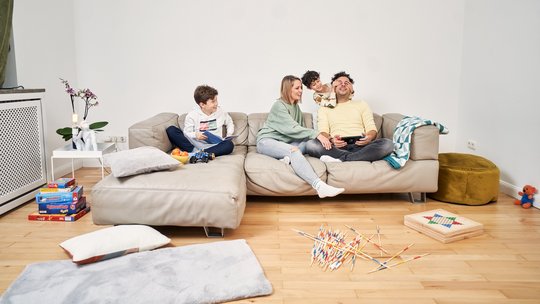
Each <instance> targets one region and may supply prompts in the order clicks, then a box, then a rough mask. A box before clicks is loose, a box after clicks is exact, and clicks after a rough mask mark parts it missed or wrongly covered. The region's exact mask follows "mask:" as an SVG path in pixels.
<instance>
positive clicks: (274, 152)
mask: <svg viewBox="0 0 540 304" xmlns="http://www.w3.org/2000/svg"><path fill="white" fill-rule="evenodd" d="M293 150H295V151H293ZM305 151H306V142H305V141H298V142H292V143H284V142H282V141H279V140H275V139H273V138H263V139H261V140H259V141H258V142H257V152H258V153H261V154H264V155H268V156H270V157H273V158H276V159H282V158H284V157H285V156H288V157H289V158H290V160H291V167H292V168H293V170H294V172H295V173H296V175H298V176H299V177H300V178H301V179H303V180H305V181H306V182H307V183H308V184H310V185H311V186H312V187H314V186H315V185H316V184H317V182H319V181H320V179H319V177H318V176H317V174H316V173H315V171H313V168H312V167H311V165H310V164H309V162H308V161H307V159H306V158H305V157H304V152H305Z"/></svg>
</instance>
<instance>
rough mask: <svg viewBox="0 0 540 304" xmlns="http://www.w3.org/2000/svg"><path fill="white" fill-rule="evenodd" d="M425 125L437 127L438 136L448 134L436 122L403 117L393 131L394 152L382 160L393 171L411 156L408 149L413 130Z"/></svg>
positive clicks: (443, 127)
mask: <svg viewBox="0 0 540 304" xmlns="http://www.w3.org/2000/svg"><path fill="white" fill-rule="evenodd" d="M427 125H434V126H435V127H437V128H438V129H439V133H440V134H448V129H447V128H446V127H445V126H443V125H442V124H440V123H438V122H436V121H432V120H429V119H423V118H420V117H416V116H413V117H410V116H405V117H404V118H403V119H402V120H401V121H400V122H399V123H398V125H397V126H396V129H395V130H394V138H393V141H394V152H392V154H390V155H388V156H386V157H385V158H384V160H386V161H387V162H388V163H389V164H390V166H392V167H393V168H394V169H400V168H401V167H403V166H404V165H405V163H406V162H407V161H408V160H409V157H410V154H411V151H410V147H411V140H412V135H413V132H414V130H415V129H416V128H418V127H422V126H427Z"/></svg>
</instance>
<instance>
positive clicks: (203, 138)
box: [195, 132, 208, 140]
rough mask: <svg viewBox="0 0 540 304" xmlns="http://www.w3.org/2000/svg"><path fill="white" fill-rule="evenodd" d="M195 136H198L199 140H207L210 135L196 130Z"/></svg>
mask: <svg viewBox="0 0 540 304" xmlns="http://www.w3.org/2000/svg"><path fill="white" fill-rule="evenodd" d="M195 136H197V139H198V140H207V139H208V137H206V135H204V134H202V133H201V132H196V133H195Z"/></svg>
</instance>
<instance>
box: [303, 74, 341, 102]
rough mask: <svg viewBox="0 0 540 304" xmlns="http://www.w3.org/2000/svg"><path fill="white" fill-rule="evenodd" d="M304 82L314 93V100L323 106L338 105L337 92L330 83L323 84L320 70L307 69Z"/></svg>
mask: <svg viewBox="0 0 540 304" xmlns="http://www.w3.org/2000/svg"><path fill="white" fill-rule="evenodd" d="M302 83H303V84H304V85H305V86H306V87H307V88H308V89H310V90H313V91H315V92H314V93H313V100H314V101H315V102H316V103H317V104H318V105H319V106H321V107H328V108H334V107H335V106H336V93H335V91H334V88H333V87H332V86H331V85H330V84H329V83H325V84H323V83H322V82H321V77H320V75H319V73H318V72H315V71H307V72H305V73H304V75H303V76H302Z"/></svg>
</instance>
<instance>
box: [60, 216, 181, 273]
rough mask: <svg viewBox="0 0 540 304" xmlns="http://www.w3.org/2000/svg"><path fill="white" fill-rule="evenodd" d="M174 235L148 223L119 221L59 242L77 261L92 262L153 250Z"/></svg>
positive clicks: (74, 260)
mask: <svg viewBox="0 0 540 304" xmlns="http://www.w3.org/2000/svg"><path fill="white" fill-rule="evenodd" d="M170 241H171V239H169V238H168V237H166V236H164V235H163V234H161V233H160V232H159V231H157V230H155V229H154V228H152V227H149V226H145V225H119V226H114V227H109V228H104V229H100V230H96V231H94V232H90V233H86V234H83V235H79V236H76V237H74V238H71V239H69V240H66V241H64V242H62V243H61V244H60V247H62V248H63V249H64V250H65V251H67V253H68V254H69V255H70V256H71V257H72V260H73V262H74V263H77V264H89V263H94V262H99V261H103V260H107V259H111V258H116V257H119V256H123V255H126V254H129V253H134V252H141V251H147V250H152V249H155V248H158V247H161V246H163V245H166V244H168V243H170Z"/></svg>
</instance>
